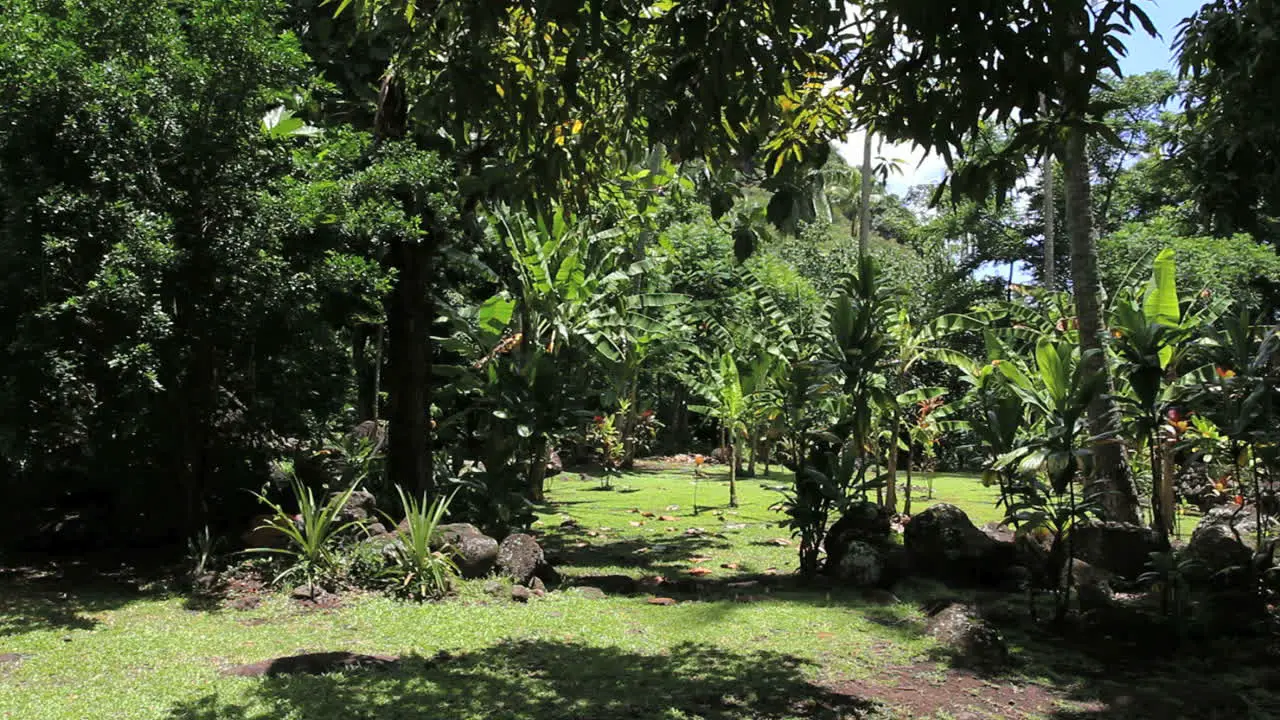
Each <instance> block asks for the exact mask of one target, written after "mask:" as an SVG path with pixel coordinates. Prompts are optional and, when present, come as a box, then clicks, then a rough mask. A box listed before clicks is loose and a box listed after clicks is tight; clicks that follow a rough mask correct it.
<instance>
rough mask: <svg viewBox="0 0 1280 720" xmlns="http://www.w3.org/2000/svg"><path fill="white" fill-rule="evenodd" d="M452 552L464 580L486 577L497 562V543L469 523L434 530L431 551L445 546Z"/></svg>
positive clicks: (442, 526)
mask: <svg viewBox="0 0 1280 720" xmlns="http://www.w3.org/2000/svg"><path fill="white" fill-rule="evenodd" d="M446 545H447V546H449V547H452V548H453V550H454V553H455V554H454V562H455V563H456V564H457V565H458V571H459V573H461V575H462V577H464V578H478V577H484V576H485V575H488V574H489V572H490V571H491V570H493V566H494V565H495V564H496V563H497V562H498V541H497V540H494V539H493V538H491V537H489V536H488V535H485V534H484V533H482V532H480V530H479V529H477V528H476V526H475V525H472V524H470V523H452V524H449V525H441V526H439V527H437V528H436V534H435V535H434V536H433V537H432V538H431V546H432V548H433V549H436V550H439V549H441V548H443V547H445V546H446Z"/></svg>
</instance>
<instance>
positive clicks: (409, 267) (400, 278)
mask: <svg viewBox="0 0 1280 720" xmlns="http://www.w3.org/2000/svg"><path fill="white" fill-rule="evenodd" d="M391 253H392V257H393V259H392V263H393V266H394V267H395V269H396V284H395V288H394V289H393V290H392V293H391V298H390V302H389V303H388V306H387V327H388V330H389V335H390V341H389V343H388V351H389V352H388V354H389V358H388V371H389V372H388V373H387V375H388V377H387V392H388V394H389V396H390V403H389V405H390V407H389V408H388V418H387V419H388V420H389V421H390V429H389V432H388V435H387V476H388V477H389V478H390V480H391V482H392V483H394V484H396V485H399V486H400V487H402V488H405V489H406V490H409V489H411V490H412V492H414V493H428V494H430V493H431V491H432V490H433V488H432V485H433V482H432V479H433V478H432V475H431V427H430V416H429V413H430V411H429V408H430V402H431V397H430V388H429V381H430V376H431V366H430V356H429V353H430V347H429V344H428V343H429V342H430V335H431V302H430V297H429V294H428V293H429V290H428V288H429V287H430V285H429V278H430V268H431V261H430V254H431V248H430V245H429V244H428V243H427V242H426V241H423V242H406V241H404V240H401V239H396V240H393V241H392V243H391Z"/></svg>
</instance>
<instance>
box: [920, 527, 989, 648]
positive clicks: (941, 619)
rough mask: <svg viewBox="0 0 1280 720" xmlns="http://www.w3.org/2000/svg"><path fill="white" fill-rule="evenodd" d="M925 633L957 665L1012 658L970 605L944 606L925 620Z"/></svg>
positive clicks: (954, 604) (955, 604)
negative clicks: (935, 641) (949, 655)
mask: <svg viewBox="0 0 1280 720" xmlns="http://www.w3.org/2000/svg"><path fill="white" fill-rule="evenodd" d="M913 522H914V521H913ZM925 632H926V633H927V634H928V635H929V636H930V637H932V638H933V639H934V640H937V641H938V643H939V644H941V645H942V646H943V647H944V648H946V650H947V651H948V652H949V653H951V654H952V656H953V657H954V660H955V662H956V663H957V664H961V665H969V666H978V667H994V666H1000V665H1004V664H1006V663H1007V662H1008V661H1009V646H1008V645H1007V644H1005V641H1004V637H1002V636H1001V635H1000V631H999V630H996V629H995V627H994V626H992V625H991V624H990V623H988V622H987V621H986V620H983V619H982V616H981V615H980V614H979V613H978V611H977V609H975V608H974V607H973V606H971V605H965V604H963V603H951V604H949V605H947V606H945V607H944V608H942V609H941V610H940V611H938V612H936V613H934V614H933V616H932V617H930V618H929V620H928V621H927V622H926V623H925Z"/></svg>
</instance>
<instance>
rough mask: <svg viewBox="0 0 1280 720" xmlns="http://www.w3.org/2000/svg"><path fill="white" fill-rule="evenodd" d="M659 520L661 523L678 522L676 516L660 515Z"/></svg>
mask: <svg viewBox="0 0 1280 720" xmlns="http://www.w3.org/2000/svg"><path fill="white" fill-rule="evenodd" d="M658 519H659V520H661V521H663V522H675V521H676V517H675V516H674V515H659V516H658Z"/></svg>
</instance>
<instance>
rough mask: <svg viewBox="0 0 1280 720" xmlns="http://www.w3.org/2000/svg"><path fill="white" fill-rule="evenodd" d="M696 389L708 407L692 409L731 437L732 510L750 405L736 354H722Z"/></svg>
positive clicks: (735, 497) (695, 386)
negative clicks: (706, 417) (712, 420)
mask: <svg viewBox="0 0 1280 720" xmlns="http://www.w3.org/2000/svg"><path fill="white" fill-rule="evenodd" d="M693 385H694V389H695V390H696V391H697V392H698V393H699V394H700V395H702V397H703V398H704V399H705V400H706V402H707V404H705V405H691V406H689V409H690V410H692V411H693V412H696V413H700V414H703V415H707V416H708V417H711V418H714V419H715V420H716V421H717V422H719V423H720V426H721V427H722V428H723V429H724V431H725V434H726V435H728V437H729V443H730V445H729V446H730V448H731V452H730V455H731V456H730V458H729V507H738V458H739V457H741V454H740V453H741V450H742V440H743V438H745V437H746V434H747V422H746V421H747V410H748V404H747V396H746V393H745V392H744V390H743V386H742V377H741V375H740V374H739V372H738V361H737V360H736V359H735V358H734V357H733V353H732V352H731V351H725V352H724V353H721V355H720V357H719V358H718V360H717V361H716V363H715V365H714V366H712V367H709V368H707V373H706V375H705V377H704V378H703V379H702V380H701V381H700V382H695V383H694V384H693Z"/></svg>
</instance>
